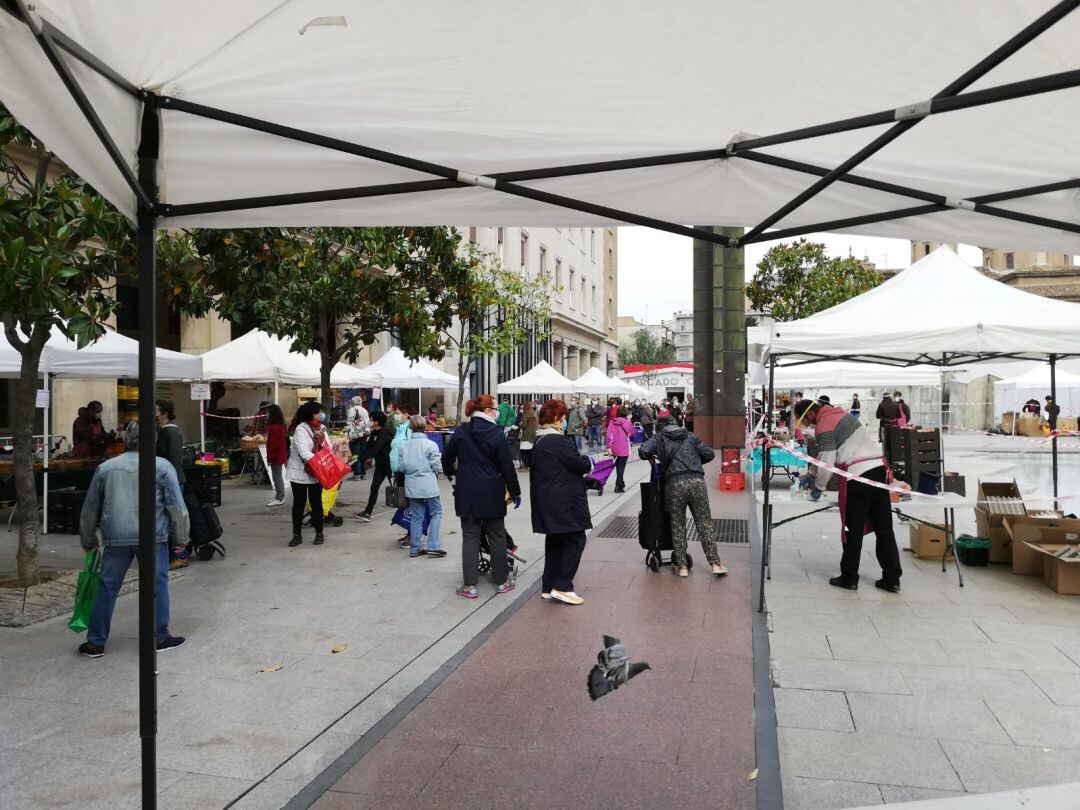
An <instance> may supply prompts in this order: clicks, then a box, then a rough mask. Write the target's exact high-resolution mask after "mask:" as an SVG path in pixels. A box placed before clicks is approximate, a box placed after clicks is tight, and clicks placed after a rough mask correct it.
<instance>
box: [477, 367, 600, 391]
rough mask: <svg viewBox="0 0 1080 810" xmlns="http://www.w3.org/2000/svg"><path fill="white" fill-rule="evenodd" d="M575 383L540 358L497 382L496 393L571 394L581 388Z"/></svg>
mask: <svg viewBox="0 0 1080 810" xmlns="http://www.w3.org/2000/svg"><path fill="white" fill-rule="evenodd" d="M575 386H576V383H575V382H574V381H573V380H571V379H569V378H568V377H564V376H563V375H562V374H560V373H559V372H557V371H556V370H555V369H554V368H552V366H551V364H550V363H548V361H547V360H541V361H540V362H539V363H537V364H536V365H535V366H533V367H532V368H531V369H529V370H528V371H526V372H525V373H524V374H522V375H521V376H519V377H515V378H514V379H512V380H507V381H506V382H503V383H499V384H498V386H497V390H498V393H499V394H500V395H502V394H549V395H552V396H555V395H558V394H572V393H573V392H575V391H579V390H581V389H579V388H576V387H575Z"/></svg>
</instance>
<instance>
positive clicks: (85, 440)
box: [71, 400, 105, 458]
mask: <svg viewBox="0 0 1080 810" xmlns="http://www.w3.org/2000/svg"><path fill="white" fill-rule="evenodd" d="M101 412H102V406H101V403H100V402H98V401H97V400H94V401H93V402H91V403H90V404H88V405H87V406H86V408H85V409H83V408H80V409H79V416H78V418H77V419H76V420H75V422H74V423H73V424H72V425H71V442H72V452H73V454H74V455H75V457H76V458H94V457H95V456H100V455H101V454H102V452H103V451H104V449H105V427H104V426H103V425H102V424H101Z"/></svg>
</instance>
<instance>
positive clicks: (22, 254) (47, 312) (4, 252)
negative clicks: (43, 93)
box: [0, 106, 135, 585]
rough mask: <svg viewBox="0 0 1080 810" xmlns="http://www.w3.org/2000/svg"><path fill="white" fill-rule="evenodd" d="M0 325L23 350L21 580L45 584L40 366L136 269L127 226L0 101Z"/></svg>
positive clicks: (103, 311)
mask: <svg viewBox="0 0 1080 810" xmlns="http://www.w3.org/2000/svg"><path fill="white" fill-rule="evenodd" d="M0 184H2V185H0V274H2V283H0V321H2V322H3V328H4V335H5V337H6V338H7V341H8V343H9V344H10V345H11V347H12V348H14V349H15V351H17V352H18V353H19V354H20V356H21V361H20V369H19V376H18V378H17V379H15V380H13V384H12V391H11V429H12V434H13V444H14V449H15V498H16V501H17V503H18V506H19V508H18V517H17V521H18V526H19V547H18V552H17V554H16V560H17V564H18V573H19V580H20V582H21V583H22V584H23V585H32V584H35V583H37V582H39V581H40V570H39V565H38V496H37V491H36V489H35V486H34V467H33V464H34V429H35V425H34V421H35V413H36V391H37V389H38V388H39V387H40V385H41V375H40V373H39V365H40V361H41V353H42V350H43V349H44V347H45V342H46V341H47V340H48V339H49V334H50V333H51V331H52V330H53V329H54V328H55V329H58V330H59V331H60V332H61V333H63V334H64V335H66V336H68V337H69V338H72V339H74V340H75V341H76V343H77V344H78V345H79V346H80V347H82V346H86V345H87V344H89V343H92V342H93V341H94V340H96V339H97V338H99V337H100V336H101V335H102V334H103V332H104V328H105V321H106V320H107V319H108V318H109V316H110V315H111V314H112V312H113V310H114V309H115V307H116V298H115V295H114V291H113V289H112V288H113V285H114V279H115V277H116V276H117V275H128V274H130V273H131V272H132V271H133V269H134V266H135V261H134V259H135V256H134V240H133V238H132V237H133V230H132V227H131V224H130V223H129V222H128V221H127V220H126V219H125V218H124V217H123V216H122V215H121V214H120V213H119V212H117V211H116V209H114V208H113V207H112V206H111V205H110V204H109V203H108V202H106V201H105V199H104V198H102V197H100V196H99V195H98V194H96V193H95V192H94V191H93V189H91V188H89V187H88V186H87V185H86V184H85V183H84V182H83V181H82V180H81V179H80V178H78V177H76V176H75V175H73V174H71V173H70V172H68V171H67V170H66V168H65V167H63V166H62V165H61V164H59V163H58V162H57V161H56V160H55V158H54V156H53V155H52V154H51V153H50V152H49V150H48V148H47V147H46V146H45V144H43V143H42V142H41V141H39V140H38V139H37V138H35V137H34V135H33V134H32V133H30V132H29V131H28V130H26V129H25V128H23V127H22V126H20V125H19V123H18V122H17V121H16V120H15V119H14V118H13V117H12V116H11V115H10V114H9V113H8V112H7V110H6V109H4V108H3V107H2V106H0Z"/></svg>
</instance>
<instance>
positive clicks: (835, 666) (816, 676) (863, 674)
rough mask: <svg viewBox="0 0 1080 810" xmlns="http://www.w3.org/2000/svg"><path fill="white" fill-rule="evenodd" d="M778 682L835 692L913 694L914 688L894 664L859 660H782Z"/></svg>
mask: <svg viewBox="0 0 1080 810" xmlns="http://www.w3.org/2000/svg"><path fill="white" fill-rule="evenodd" d="M774 680H775V681H776V685H778V686H780V687H782V688H785V689H824V690H832V691H835V692H883V693H888V694H894V695H910V694H911V689H910V687H909V686H908V684H907V682H906V681H905V680H904V678H903V676H902V675H901V674H900V670H899V668H898V667H897V666H895V665H893V664H868V663H862V662H859V661H808V660H803V661H800V660H791V661H783V660H781V661H779V662H776V666H774Z"/></svg>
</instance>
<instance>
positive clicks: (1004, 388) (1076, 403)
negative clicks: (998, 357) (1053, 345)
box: [994, 363, 1080, 416]
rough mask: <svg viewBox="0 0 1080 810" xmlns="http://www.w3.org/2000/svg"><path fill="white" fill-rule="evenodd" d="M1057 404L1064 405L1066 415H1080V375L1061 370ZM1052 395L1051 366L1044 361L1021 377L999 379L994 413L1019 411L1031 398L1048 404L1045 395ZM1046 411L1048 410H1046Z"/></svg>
mask: <svg viewBox="0 0 1080 810" xmlns="http://www.w3.org/2000/svg"><path fill="white" fill-rule="evenodd" d="M1055 383H1056V387H1057V404H1058V405H1060V406H1061V415H1062V416H1076V415H1078V414H1080V375H1077V374H1070V373H1069V372H1068V371H1063V370H1062V369H1060V368H1059V369H1057V374H1056V379H1055ZM1049 395H1050V366H1048V365H1046V364H1045V363H1040V364H1039V365H1038V366H1036V367H1035V368H1033V369H1031V371H1028V372H1027V373H1025V374H1021V375H1020V376H1019V377H1013V378H1012V379H1008V380H998V381H997V382H995V383H994V413H995V414H998V415H1000V414H1002V413H1004V412H1005V411H1019V410H1020V408H1021V407H1023V405H1024V403H1025V402H1027V401H1028V400H1029V399H1034V400H1036V401H1037V402H1038V403H1039V407H1040V408H1044V409H1045V406H1046V402H1045V400H1044V397H1047V396H1049ZM1043 413H1044V414H1045V410H1044V411H1043Z"/></svg>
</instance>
